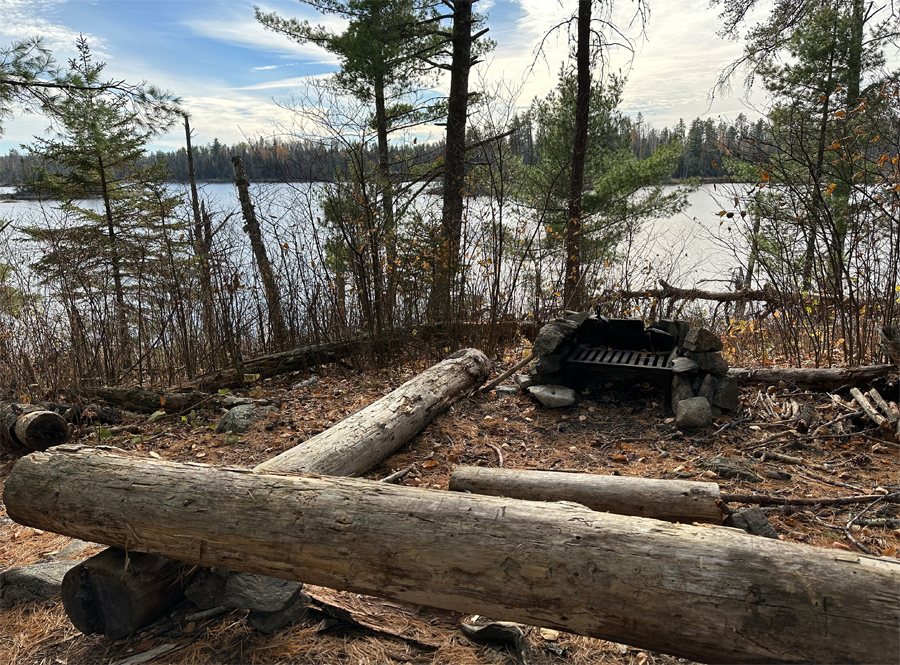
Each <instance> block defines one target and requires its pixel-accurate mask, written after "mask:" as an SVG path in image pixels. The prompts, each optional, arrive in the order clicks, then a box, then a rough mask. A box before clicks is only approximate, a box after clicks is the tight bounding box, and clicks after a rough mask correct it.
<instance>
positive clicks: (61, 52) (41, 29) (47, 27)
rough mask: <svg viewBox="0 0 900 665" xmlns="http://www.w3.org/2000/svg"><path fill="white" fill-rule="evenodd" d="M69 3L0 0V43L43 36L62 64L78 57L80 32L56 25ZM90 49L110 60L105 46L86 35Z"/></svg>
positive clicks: (101, 41)
mask: <svg viewBox="0 0 900 665" xmlns="http://www.w3.org/2000/svg"><path fill="white" fill-rule="evenodd" d="M67 1H68V0H0V16H2V17H3V20H2V21H0V40H2V42H3V44H4V46H5V45H6V44H7V43H9V42H14V41H17V40H20V39H28V38H32V37H38V36H40V37H41V38H42V39H43V41H44V44H45V45H46V46H48V47H49V48H50V49H51V50H52V51H53V53H54V55H55V56H56V57H57V59H59V60H64V59H65V58H67V57H72V56H74V55H75V53H76V51H75V41H76V40H77V39H78V36H79V34H81V33H80V32H79V31H77V30H72V29H71V28H69V27H67V26H65V25H63V24H62V23H57V22H54V21H53V18H54V17H55V16H56V15H57V14H58V9H59V6H60V5H62V4H65V3H66V2H67ZM84 36H85V37H86V38H87V39H88V42H89V43H90V45H91V51H92V52H93V53H94V54H95V55H96V56H99V57H100V58H105V57H107V54H106V52H105V51H104V48H105V43H104V41H103V40H102V39H101V38H100V37H97V36H96V35H93V34H91V33H85V35H84Z"/></svg>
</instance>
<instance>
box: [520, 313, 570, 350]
mask: <svg viewBox="0 0 900 665" xmlns="http://www.w3.org/2000/svg"><path fill="white" fill-rule="evenodd" d="M576 330H578V325H577V324H576V323H575V322H574V321H566V320H565V319H557V320H556V321H552V322H551V323H548V324H547V325H545V326H544V327H543V328H541V330H540V332H539V333H538V335H537V338H536V339H535V340H534V344H533V345H532V347H531V352H532V353H533V354H534V355H536V356H545V355H547V354H550V353H553V352H554V351H556V350H557V349H558V348H560V347H561V346H563V345H565V344H567V343H568V342H569V341H570V340H571V339H572V338H573V337H574V335H575V331H576Z"/></svg>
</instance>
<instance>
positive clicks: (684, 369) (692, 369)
mask: <svg viewBox="0 0 900 665" xmlns="http://www.w3.org/2000/svg"><path fill="white" fill-rule="evenodd" d="M672 371H673V372H674V373H675V374H696V373H697V372H699V371H700V365H698V364H697V361H695V360H691V359H690V358H683V357H678V358H675V360H673V361H672Z"/></svg>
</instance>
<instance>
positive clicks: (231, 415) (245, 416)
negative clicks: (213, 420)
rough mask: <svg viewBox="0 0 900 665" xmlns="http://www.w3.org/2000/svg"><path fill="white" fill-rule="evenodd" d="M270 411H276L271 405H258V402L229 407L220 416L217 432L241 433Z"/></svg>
mask: <svg viewBox="0 0 900 665" xmlns="http://www.w3.org/2000/svg"><path fill="white" fill-rule="evenodd" d="M270 411H274V408H273V407H271V406H258V405H256V404H241V405H240V406H236V407H234V408H233V409H229V410H228V411H227V412H226V413H225V414H224V415H223V416H222V417H221V418H219V424H218V425H216V434H224V433H225V432H235V433H237V434H240V433H241V432H246V431H247V430H248V429H249V428H250V425H252V424H253V423H254V422H255V421H257V420H259V419H260V418H262V417H263V416H265V414H266V413H268V412H270Z"/></svg>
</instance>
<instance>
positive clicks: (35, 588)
mask: <svg viewBox="0 0 900 665" xmlns="http://www.w3.org/2000/svg"><path fill="white" fill-rule="evenodd" d="M79 563H81V561H78V560H76V561H53V562H50V563H37V564H34V565H32V566H20V567H19V568H10V569H9V570H7V571H4V572H3V573H0V609H4V610H6V609H9V608H10V607H15V606H16V605H21V604H22V603H31V602H35V601H39V602H40V601H45V600H47V599H49V598H53V597H55V596H58V595H59V593H60V587H61V586H62V581H63V577H65V576H66V573H68V572H69V571H70V570H71V569H72V568H74V567H75V566H77V565H78V564H79Z"/></svg>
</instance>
